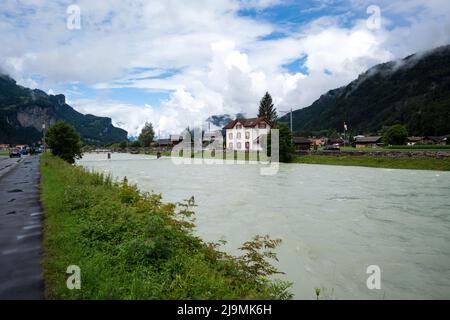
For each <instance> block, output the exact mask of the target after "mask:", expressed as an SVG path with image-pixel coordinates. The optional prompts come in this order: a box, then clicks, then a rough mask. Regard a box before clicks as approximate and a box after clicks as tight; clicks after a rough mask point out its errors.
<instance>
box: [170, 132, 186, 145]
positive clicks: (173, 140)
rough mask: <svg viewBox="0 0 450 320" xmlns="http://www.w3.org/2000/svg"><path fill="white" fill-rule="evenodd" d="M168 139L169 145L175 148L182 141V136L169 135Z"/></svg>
mask: <svg viewBox="0 0 450 320" xmlns="http://www.w3.org/2000/svg"><path fill="white" fill-rule="evenodd" d="M169 139H170V142H171V144H172V145H174V146H175V145H177V144H179V143H180V142H181V141H183V136H182V135H181V134H171V135H170V138H169Z"/></svg>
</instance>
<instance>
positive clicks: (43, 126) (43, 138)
mask: <svg viewBox="0 0 450 320" xmlns="http://www.w3.org/2000/svg"><path fill="white" fill-rule="evenodd" d="M42 132H43V137H42V140H43V141H42V142H43V145H44V153H45V151H46V149H45V122H44V123H43V124H42Z"/></svg>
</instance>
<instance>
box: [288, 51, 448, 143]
mask: <svg viewBox="0 0 450 320" xmlns="http://www.w3.org/2000/svg"><path fill="white" fill-rule="evenodd" d="M281 120H282V121H283V122H286V123H288V122H289V115H287V116H284V117H283V118H281ZM344 122H346V123H347V124H348V126H349V130H350V131H351V132H352V133H353V134H361V133H363V134H364V133H376V132H379V131H380V130H381V129H382V128H383V126H390V125H393V124H395V123H403V124H405V125H406V127H407V129H408V132H409V134H410V135H415V136H423V135H444V134H450V46H446V47H441V48H437V49H434V50H432V51H429V52H426V53H423V54H416V55H412V56H409V57H407V58H405V59H403V60H401V61H394V62H388V63H384V64H380V65H377V66H375V67H373V68H371V69H370V70H368V71H367V72H365V73H364V74H362V75H360V76H359V78H358V79H356V80H355V81H353V82H352V83H350V84H349V85H347V86H345V87H342V88H338V89H335V90H332V91H329V92H328V93H326V94H325V95H323V96H321V97H320V99H318V100H317V101H315V102H314V103H313V104H312V105H311V106H309V107H307V108H304V109H300V110H296V111H294V113H293V126H294V131H296V132H299V133H303V134H311V133H312V132H314V131H321V130H337V131H338V132H342V131H343V124H344Z"/></svg>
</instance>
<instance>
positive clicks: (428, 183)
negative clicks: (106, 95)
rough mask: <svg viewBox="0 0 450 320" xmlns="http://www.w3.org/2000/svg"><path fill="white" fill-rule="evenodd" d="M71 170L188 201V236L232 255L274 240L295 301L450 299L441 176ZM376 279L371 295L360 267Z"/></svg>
mask: <svg viewBox="0 0 450 320" xmlns="http://www.w3.org/2000/svg"><path fill="white" fill-rule="evenodd" d="M78 163H79V164H80V165H83V166H85V167H88V168H91V169H94V170H96V171H106V172H110V173H112V175H113V176H114V177H117V178H121V177H123V176H127V177H128V179H129V181H130V182H132V183H136V184H137V185H138V187H139V188H140V189H141V190H145V191H153V192H156V193H161V194H162V195H163V200H164V201H169V202H179V201H181V200H183V199H187V198H189V197H191V196H194V197H195V201H196V203H197V205H198V207H197V208H195V211H196V224H197V228H196V233H197V234H198V235H199V236H201V237H202V238H203V239H204V240H206V241H217V240H219V239H224V240H227V241H228V243H227V245H226V246H225V247H224V250H226V251H228V252H231V253H234V254H236V253H238V250H237V248H238V247H239V245H240V244H242V243H243V242H245V241H247V240H249V239H251V238H252V237H253V236H254V235H256V234H261V235H265V234H269V235H270V236H271V237H272V238H280V239H282V240H283V243H282V245H281V246H280V247H279V248H278V249H277V254H278V258H279V263H277V264H276V265H277V267H278V268H279V269H280V270H281V271H283V272H285V275H283V276H281V277H282V278H283V279H287V280H289V281H292V282H293V283H294V285H293V292H294V293H295V298H296V299H315V293H314V289H315V288H321V298H323V299H449V298H450V173H449V172H439V171H414V170H393V169H377V168H363V167H341V166H323V165H302V164H281V165H280V168H279V172H278V173H277V174H275V175H261V174H260V165H255V164H247V165H243V164H234V165H231V164H227V165H207V164H203V165H176V164H174V163H173V162H172V160H171V159H170V158H164V157H163V158H160V159H156V158H155V157H154V156H147V155H131V154H117V153H113V154H112V156H111V159H110V160H108V159H107V155H106V154H86V155H84V157H83V159H82V160H79V161H78ZM372 265H375V266H378V267H379V269H380V277H379V279H380V285H381V288H380V289H372V290H370V289H369V288H368V286H367V284H366V281H367V279H368V277H369V276H371V274H368V273H367V268H368V266H372Z"/></svg>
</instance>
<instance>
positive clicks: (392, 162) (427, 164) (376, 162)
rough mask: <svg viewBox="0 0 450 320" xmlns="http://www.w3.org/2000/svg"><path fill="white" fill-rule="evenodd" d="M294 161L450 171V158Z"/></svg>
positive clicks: (316, 158)
mask: <svg viewBox="0 0 450 320" xmlns="http://www.w3.org/2000/svg"><path fill="white" fill-rule="evenodd" d="M292 162H294V163H306V164H325V165H339V166H358V167H373V168H391V169H414V170H440V171H450V158H446V159H436V158H388V157H369V156H327V155H309V156H295V157H294V158H293V160H292Z"/></svg>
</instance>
